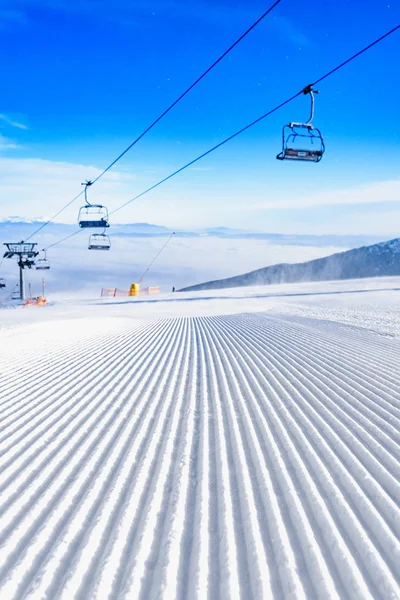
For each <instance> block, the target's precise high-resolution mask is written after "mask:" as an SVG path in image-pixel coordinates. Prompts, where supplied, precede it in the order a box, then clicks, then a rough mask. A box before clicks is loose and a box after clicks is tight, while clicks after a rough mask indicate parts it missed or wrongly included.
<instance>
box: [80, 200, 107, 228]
mask: <svg viewBox="0 0 400 600" xmlns="http://www.w3.org/2000/svg"><path fill="white" fill-rule="evenodd" d="M78 223H79V227H82V228H88V227H90V228H93V227H102V228H103V229H104V228H105V227H110V224H109V222H108V210H107V209H106V207H105V206H101V205H100V204H90V205H89V206H82V208H81V209H80V211H79V217H78Z"/></svg>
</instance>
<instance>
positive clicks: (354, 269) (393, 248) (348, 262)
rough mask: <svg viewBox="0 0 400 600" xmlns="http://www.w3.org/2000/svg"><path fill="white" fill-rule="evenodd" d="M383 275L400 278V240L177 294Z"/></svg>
mask: <svg viewBox="0 0 400 600" xmlns="http://www.w3.org/2000/svg"><path fill="white" fill-rule="evenodd" d="M385 275H386V276H391V275H400V238H396V239H394V240H390V241H388V242H380V243H378V244H374V245H372V246H362V247H361V248H355V249H354V250H347V251H346V252H338V253H336V254H331V255H330V256H326V257H325V258H317V259H315V260H310V261H307V262H303V263H295V264H289V263H282V264H277V265H272V266H270V267H264V268H262V269H257V270H256V271H250V272H249V273H244V274H243V275H236V276H235V277H228V278H226V279H219V280H215V281H208V282H205V283H200V284H198V285H192V286H190V287H186V288H182V289H181V290H179V291H180V292H191V291H199V290H212V289H221V288H231V287H243V286H249V285H269V284H276V283H298V282H306V281H327V280H332V279H358V278H364V277H380V276H385Z"/></svg>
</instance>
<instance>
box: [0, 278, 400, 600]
mask: <svg viewBox="0 0 400 600" xmlns="http://www.w3.org/2000/svg"><path fill="white" fill-rule="evenodd" d="M399 288H400V282H399V280H398V279H397V280H395V279H393V280H381V279H380V280H365V281H363V282H360V281H358V282H356V281H352V282H346V283H345V282H341V283H331V284H323V285H321V284H302V285H298V286H280V287H279V289H278V288H272V290H271V288H253V289H252V288H247V289H246V290H245V291H244V290H234V291H232V292H224V293H221V294H220V295H218V296H217V295H216V294H215V295H214V296H211V295H210V294H209V293H204V292H200V293H198V294H193V293H192V294H190V293H188V294H169V295H166V296H160V297H158V298H153V299H147V300H145V299H141V300H135V299H121V301H117V300H116V299H110V300H106V301H104V302H102V301H100V300H97V301H87V302H76V301H75V302H69V303H66V304H61V303H59V304H54V305H50V306H47V307H46V308H43V309H35V308H31V309H15V310H3V311H1V313H2V314H1V327H0V340H1V344H0V361H1V365H2V369H1V387H0V410H1V421H0V490H1V493H0V598H5V599H7V600H19V599H20V598H30V599H33V600H36V599H39V598H51V599H53V598H60V599H66V600H75V599H85V600H92V599H98V600H106V599H115V600H117V599H120V598H126V599H131V598H145V599H152V598H161V599H165V600H169V599H170V598H174V599H182V600H183V599H185V598H191V599H192V598H193V599H199V598H224V599H225V598H227V599H228V598H229V599H230V598H242V599H243V600H253V599H255V600H258V599H260V600H265V599H272V600H282V599H285V598H293V599H296V600H297V599H303V600H311V599H314V598H315V599H317V598H324V599H330V600H333V599H335V600H343V599H349V600H353V599H355V598H357V599H358V598H360V599H363V600H364V599H369V600H373V599H375V598H379V599H381V598H382V599H383V598H385V599H386V598H399V597H400V585H399V582H400V543H399V539H400V510H399V505H398V500H399V498H400V484H399V481H400V450H399V448H400V405H399V399H400V358H399V356H400V339H399V338H398V337H395V334H396V333H399V332H400V312H399V309H398V306H399V293H400V292H399V291H398V290H399ZM271 292H272V293H271ZM279 294H280V295H279ZM260 311H263V312H260ZM379 315H380V316H381V320H379V318H378V316H379Z"/></svg>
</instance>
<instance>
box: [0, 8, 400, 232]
mask: <svg viewBox="0 0 400 600" xmlns="http://www.w3.org/2000/svg"><path fill="white" fill-rule="evenodd" d="M267 6H268V2H261V1H259V0H236V1H232V0H213V1H210V0H207V1H192V2H190V1H183V0H179V1H177V0H156V1H154V2H152V1H149V0H137V1H131V0H129V1H128V0H115V1H114V2H113V3H112V4H111V3H110V2H105V1H100V0H81V1H80V2H70V1H68V0H9V1H8V0H0V29H1V36H0V46H1V48H0V49H1V52H2V55H3V56H7V57H8V59H7V60H6V61H4V62H3V68H2V93H1V102H0V115H1V116H0V181H1V183H0V195H1V196H2V202H1V206H2V208H1V209H0V218H6V217H7V216H9V215H15V214H17V215H21V216H23V217H26V218H33V217H49V216H51V215H52V214H53V213H54V212H56V211H57V210H58V209H59V208H60V207H61V206H62V205H63V204H65V203H66V202H67V201H68V200H69V199H70V198H71V197H72V196H74V195H75V194H76V193H77V192H78V191H80V182H81V181H83V180H84V179H86V178H92V177H94V176H95V175H96V174H97V173H98V172H99V170H101V169H102V168H104V167H105V166H106V165H107V164H108V163H109V162H111V160H113V158H114V157H115V156H116V155H117V154H119V152H120V151H121V150H122V149H124V147H126V146H127V145H128V144H129V143H130V142H131V141H132V140H133V139H134V138H135V137H136V136H137V135H138V134H139V133H140V132H141V131H142V130H143V129H144V128H145V127H147V126H148V125H149V123H150V122H151V121H152V120H153V119H154V118H155V117H156V116H158V114H159V113H160V112H161V111H162V110H164V109H165V108H166V106H168V105H169V104H170V103H171V102H172V101H173V100H174V99H175V98H176V96H178V95H179V94H180V93H181V92H182V91H183V90H184V89H185V88H186V87H187V86H188V85H189V84H190V83H192V81H193V80H194V79H195V78H196V77H197V76H198V75H199V74H200V73H201V72H202V71H203V70H204V69H205V68H207V67H208V66H209V64H210V63H211V62H213V61H214V60H215V58H216V57H218V56H219V55H220V54H221V53H222V52H223V51H224V50H225V49H226V48H227V46H228V45H230V44H231V43H232V42H233V41H234V40H235V39H236V38H237V37H238V36H239V35H240V34H241V33H242V32H243V31H244V29H245V28H246V27H248V26H249V25H250V24H251V23H252V22H253V21H254V20H255V19H256V18H257V17H258V16H259V15H260V14H261V13H262V12H264V11H265V9H266V7H267ZM399 22H400V6H399V4H398V3H394V2H393V3H391V2H390V1H389V2H382V1H381V0H380V1H378V0H368V2H365V1H361V0H326V1H325V2H324V3H321V2H319V1H317V0H310V2H308V3H307V4H305V3H300V2H298V1H296V0H282V2H281V4H280V5H279V6H278V7H277V8H276V9H275V10H274V11H273V13H271V15H270V16H268V17H267V18H266V19H265V20H264V21H263V22H262V23H261V24H260V25H259V26H258V27H257V28H256V29H255V30H254V31H253V32H252V33H251V34H250V35H249V36H248V37H247V38H246V39H245V40H244V41H243V42H242V43H241V44H240V45H239V46H238V47H237V48H235V49H234V50H233V51H232V53H231V54H230V55H229V56H228V57H227V58H226V59H225V60H224V61H223V62H222V63H221V64H220V65H218V66H217V67H216V68H215V70H214V71H213V72H212V73H211V74H210V75H209V76H208V77H207V78H206V79H205V80H203V81H202V82H201V83H200V84H199V85H198V86H197V87H196V88H195V89H194V90H193V91H192V92H191V93H190V95H188V96H187V97H186V98H185V99H184V100H183V101H182V102H181V103H180V104H179V105H178V106H177V107H176V108H175V109H173V111H172V112H171V113H170V114H169V115H168V116H167V117H166V118H165V119H163V121H162V122H161V123H160V124H159V125H157V126H156V128H155V129H154V130H153V131H151V132H150V133H149V134H148V135H147V136H146V137H145V138H144V139H143V140H142V141H141V142H140V143H139V144H138V145H137V146H136V147H135V148H134V149H132V150H131V151H130V152H129V154H128V155H127V156H125V157H124V158H123V159H122V160H121V161H120V162H119V163H118V165H116V167H115V168H114V169H113V171H112V172H111V173H110V174H109V176H107V177H105V178H104V179H102V180H101V181H99V183H98V184H96V186H94V187H93V188H92V198H93V200H96V201H99V202H103V203H105V204H107V205H108V207H109V208H110V210H113V209H114V208H116V207H117V206H118V205H119V204H122V203H123V202H125V201H126V200H128V199H129V198H131V197H133V196H135V195H136V194H138V193H140V192H141V191H143V190H144V189H145V188H146V187H148V186H150V185H152V184H153V183H155V182H156V181H158V180H159V179H161V178H162V177H164V176H166V175H168V174H169V173H170V172H171V171H173V170H175V169H176V168H179V167H180V166H181V165H183V164H184V163H186V162H188V161H189V160H191V159H192V158H194V157H195V156H197V155H198V154H200V153H202V152H203V151H205V150H207V149H208V148H209V147H210V146H212V145H214V144H216V143H218V142H219V141H221V140H222V139H224V137H227V136H229V135H230V134H231V133H233V132H234V131H236V130H237V129H239V128H241V127H242V126H243V125H245V124H247V123H248V122H250V121H252V120H253V119H255V118H257V117H258V116H260V115H261V114H263V113H264V112H266V111H267V110H268V109H270V108H272V107H273V106H274V105H276V104H277V103H279V102H281V101H282V100H284V99H285V98H286V97H288V96H290V95H292V94H293V93H295V92H297V91H298V90H299V89H301V88H302V87H303V86H304V85H306V84H307V83H309V82H310V81H312V80H314V79H316V78H317V77H319V76H320V75H322V74H323V73H325V72H326V71H328V70H329V69H330V68H332V67H333V66H335V65H336V64H337V63H338V62H340V61H341V60H343V59H346V58H347V57H348V56H350V55H351V54H352V53H354V52H356V51H358V50H359V49H360V48H361V47H363V46H364V45H366V44H367V43H369V42H370V41H372V40H373V39H374V38H376V37H378V36H380V35H381V34H383V33H384V32H385V31H386V30H388V29H390V28H391V27H393V26H395V25H397V24H398V23H399ZM399 48H400V33H399V32H397V33H395V34H394V35H393V36H392V37H391V38H389V39H387V40H385V41H384V42H382V43H381V44H380V45H379V46H377V47H375V48H374V49H372V50H370V51H369V52H368V53H367V54H365V55H364V56H362V57H361V58H360V59H358V60H356V61H354V62H353V63H352V64H351V65H349V66H347V67H345V68H344V69H342V70H341V71H340V72H339V73H337V74H335V75H333V76H332V77H331V78H329V79H328V80H326V81H324V82H323V83H322V84H321V85H320V88H319V89H320V94H319V96H317V98H316V115H315V120H314V122H315V124H316V125H317V126H318V127H319V128H320V129H321V130H322V132H323V134H324V138H325V141H326V145H327V151H326V155H325V157H324V158H323V160H322V162H321V163H319V164H318V165H314V164H312V165H308V164H305V165H304V164H291V163H287V162H284V163H280V162H278V161H276V159H275V155H276V154H277V152H278V151H279V150H280V138H281V128H282V126H283V125H284V124H285V123H286V122H288V121H290V120H302V119H304V118H306V117H307V114H308V103H307V99H305V98H303V97H300V98H298V99H296V100H295V101H294V102H292V103H291V104H290V105H289V106H287V107H285V108H284V109H282V110H281V111H279V112H277V113H276V114H274V115H273V116H272V117H271V118H268V119H266V120H265V121H264V122H262V123H261V124H259V125H257V126H255V127H254V128H252V129H251V130H250V131H248V132H247V133H245V134H244V135H242V136H240V137H239V138H237V139H236V140H234V141H232V142H230V143H229V144H227V145H226V146H224V147H223V148H221V149H220V150H217V151H216V152H215V153H214V154H212V155H211V156H209V157H207V158H206V159H204V160H203V161H201V162H199V163H198V164H197V165H196V167H195V168H193V169H190V170H188V171H187V172H185V173H183V174H181V175H178V176H177V177H176V178H174V179H173V180H171V181H170V182H168V183H167V184H165V185H163V186H162V187H160V188H159V189H158V190H157V191H154V192H151V193H150V194H149V195H147V196H145V197H144V198H143V199H141V200H140V201H138V202H136V203H133V204H132V205H131V206H130V207H129V208H127V209H124V210H123V211H120V212H119V213H117V215H115V220H116V221H118V222H132V221H147V222H155V223H158V224H164V225H168V226H172V227H176V228H179V227H186V226H189V227H193V226H195V225H199V226H216V225H227V226H232V227H237V226H245V227H248V228H251V229H259V230H260V229H261V230H264V231H281V232H290V233H296V232H298V233H327V232H329V233H382V235H386V234H387V235H389V234H392V233H396V226H395V225H394V224H395V223H396V222H399V220H400V180H399V170H398V163H399V144H400V138H399V131H398V127H397V120H398V119H397V117H398V106H399V92H400V83H399V80H398V76H397V62H398V57H399ZM78 208H79V206H78V204H76V206H74V207H72V208H71V209H68V210H67V211H66V212H65V213H64V214H63V215H61V216H60V220H63V221H66V222H73V221H74V220H75V219H76V212H77V209H78Z"/></svg>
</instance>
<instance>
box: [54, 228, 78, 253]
mask: <svg viewBox="0 0 400 600" xmlns="http://www.w3.org/2000/svg"><path fill="white" fill-rule="evenodd" d="M81 231H83V229H78V230H77V231H74V233H70V235H67V236H66V237H64V238H62V239H61V240H58V241H57V242H54V244H50V245H49V246H47V247H46V250H49V249H50V248H54V246H57V245H58V244H61V243H62V242H65V241H67V240H69V239H70V238H72V237H74V235H77V234H78V233H80V232H81Z"/></svg>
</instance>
